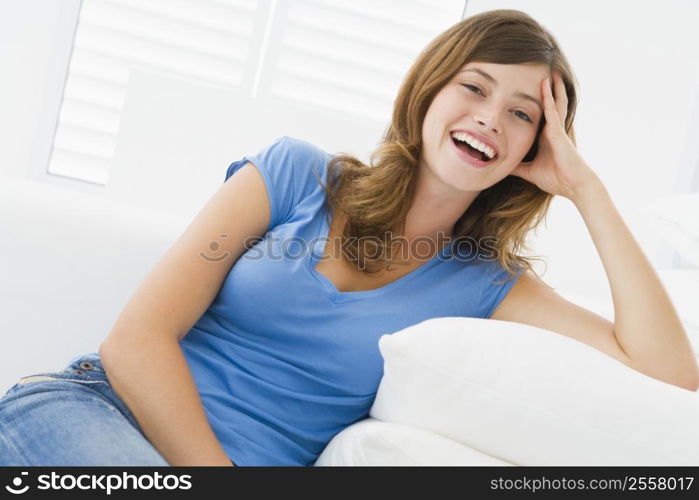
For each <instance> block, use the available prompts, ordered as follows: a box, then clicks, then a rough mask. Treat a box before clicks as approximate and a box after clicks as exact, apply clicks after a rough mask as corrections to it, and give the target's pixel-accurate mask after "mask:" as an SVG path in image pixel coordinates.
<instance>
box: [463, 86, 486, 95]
mask: <svg viewBox="0 0 699 500" xmlns="http://www.w3.org/2000/svg"><path fill="white" fill-rule="evenodd" d="M462 85H463V86H464V87H466V88H467V89H469V90H472V91H475V90H477V91H478V92H480V93H481V94H483V92H481V89H479V88H478V87H475V86H473V85H467V84H465V83H464V84H462Z"/></svg>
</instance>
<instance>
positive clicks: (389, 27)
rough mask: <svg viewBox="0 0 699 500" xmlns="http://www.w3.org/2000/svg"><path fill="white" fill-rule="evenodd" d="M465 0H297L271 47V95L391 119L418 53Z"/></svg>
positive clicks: (454, 18)
mask: <svg viewBox="0 0 699 500" xmlns="http://www.w3.org/2000/svg"><path fill="white" fill-rule="evenodd" d="M463 5H464V2H463V1H462V0H459V1H455V0H441V1H431V2H429V3H425V2H419V1H411V0H380V1H375V0H373V1H372V0H359V1H356V0H355V1H352V2H347V1H342V0H299V1H297V0H294V1H292V2H290V4H289V7H288V10H287V12H286V20H285V22H284V23H283V24H282V26H281V28H282V29H281V36H280V40H279V42H278V43H279V45H278V47H277V52H276V54H274V53H273V52H272V54H271V55H272V58H270V64H272V65H273V67H272V68H269V69H268V71H267V73H266V75H265V76H266V77H265V78H264V80H263V81H265V82H268V87H267V89H265V90H266V91H267V92H269V94H270V95H272V96H276V97H280V98H284V99H291V100H295V101H301V102H305V103H308V104H311V105H316V106H320V107H322V108H326V109H333V110H336V111H340V112H344V113H347V114H350V115H354V116H359V117H363V118H370V119H374V120H378V121H387V120H388V119H389V118H390V114H391V108H392V104H393V99H395V94H396V92H397V89H398V87H399V86H400V83H401V81H402V79H403V77H404V76H405V73H406V72H407V70H408V69H409V67H410V64H412V62H413V60H414V59H415V57H416V56H417V54H418V53H419V52H420V51H421V50H422V49H423V48H424V46H425V45H426V44H427V43H428V42H429V41H430V40H431V39H432V38H434V37H435V36H436V35H437V34H438V33H439V32H441V31H443V30H444V29H446V28H447V27H448V26H450V25H452V24H454V23H456V22H458V21H459V20H460V16H461V12H462V10H463Z"/></svg>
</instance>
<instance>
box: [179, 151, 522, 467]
mask: <svg viewBox="0 0 699 500" xmlns="http://www.w3.org/2000/svg"><path fill="white" fill-rule="evenodd" d="M331 158H332V155H331V154H329V153H326V152H325V151H323V150H321V149H319V148H318V147H316V146H314V145H312V144H310V143H308V142H306V141H303V140H299V139H294V138H291V137H282V138H280V139H278V140H277V141H275V142H274V143H273V144H271V145H269V146H268V147H266V148H265V149H263V150H262V151H260V152H259V153H258V154H256V155H253V156H246V157H244V158H243V159H242V160H240V161H236V162H234V163H232V164H231V165H230V166H229V167H228V170H227V172H226V180H227V179H228V178H229V177H230V176H231V175H234V174H235V172H237V171H238V170H239V169H240V168H241V167H242V166H243V165H245V164H246V163H247V162H248V160H249V161H251V162H252V163H253V164H254V165H255V166H256V167H257V168H258V170H259V171H260V173H261V174H262V177H263V178H264V182H265V185H266V188H267V192H268V196H269V200H270V205H271V206H270V210H271V217H270V219H271V220H270V224H269V228H268V231H267V232H266V233H265V235H264V239H262V240H261V241H259V242H258V243H256V244H255V245H253V246H252V247H250V248H249V249H248V250H247V251H246V252H245V253H243V254H242V255H241V256H240V258H239V260H238V261H237V262H236V263H235V264H234V266H233V267H232V268H231V271H230V273H229V274H228V276H227V277H226V279H225V281H224V283H223V285H222V286H221V289H220V290H219V292H218V294H217V296H216V298H215V299H214V301H213V302H212V304H211V305H210V307H209V308H208V309H207V311H206V312H205V313H204V314H203V315H202V317H201V318H200V319H199V320H198V321H197V323H196V324H195V325H194V326H193V327H192V329H191V330H190V331H189V332H188V333H187V335H186V336H185V337H183V338H182V340H181V342H180V345H181V347H182V350H183V352H184V355H185V358H186V360H187V362H188V365H189V367H190V370H191V372H192V376H193V378H194V381H195V383H196V386H197V389H198V391H199V394H200V397H201V400H202V403H203V405H204V409H205V411H206V415H207V418H208V421H209V424H210V425H211V427H212V429H213V431H214V433H215V434H216V436H217V438H218V440H219V442H220V443H221V445H222V447H223V449H224V450H225V451H226V453H227V454H228V456H229V457H230V458H231V460H233V462H235V464H237V465H243V466H246V465H304V466H306V465H313V464H314V462H315V460H316V459H317V458H318V455H320V453H321V452H322V451H323V449H324V448H325V446H326V445H327V444H328V442H329V441H330V439H331V438H332V437H333V436H334V435H335V434H337V433H338V432H340V431H341V430H343V429H344V428H345V427H347V426H349V425H351V424H353V423H355V422H357V421H358V420H361V419H364V418H366V417H368V415H369V409H370V408H371V405H372V403H373V401H374V398H375V396H376V392H377V389H378V386H379V382H380V380H381V376H382V374H383V359H382V358H381V354H380V351H379V348H378V340H379V338H380V337H381V336H382V335H384V334H390V333H393V332H396V331H398V330H401V329H403V328H406V327H407V326H410V325H413V324H415V323H419V322H421V321H424V320H426V319H429V318H435V317H444V316H460V317H464V316H465V317H477V318H488V317H490V315H491V314H492V312H493V310H494V309H495V308H496V306H497V305H498V303H499V302H500V301H501V300H502V299H503V298H504V297H505V295H506V294H507V292H508V291H509V290H510V288H511V287H512V285H513V284H514V283H515V281H516V278H515V279H512V280H510V281H509V282H507V283H505V284H497V283H496V284H494V283H493V281H496V282H497V281H500V280H503V279H505V278H507V273H506V271H505V270H503V269H502V268H501V267H500V266H499V265H497V264H496V262H494V261H483V260H476V259H471V260H470V261H466V260H465V259H454V258H452V259H449V258H448V256H449V255H452V254H451V252H449V249H450V248H451V247H452V246H453V245H452V244H451V243H450V244H448V245H446V246H445V247H444V248H443V249H442V250H440V251H439V253H438V254H437V255H435V257H434V258H433V259H432V260H430V261H428V262H426V263H424V264H422V265H421V266H420V267H418V268H417V269H415V270H413V271H412V272H410V273H408V274H406V275H404V276H402V277H401V278H399V279H398V280H396V281H393V282H391V283H389V284H387V285H385V286H382V287H380V288H376V289H373V290H367V291H351V292H340V291H338V290H337V289H336V288H335V286H334V285H333V284H332V283H331V282H330V280H328V279H327V278H326V277H325V276H324V275H322V274H321V273H319V272H317V271H316V270H315V265H316V263H317V262H318V260H319V259H320V258H321V257H322V255H323V249H324V248H325V243H326V241H327V239H326V238H327V235H328V229H329V225H328V218H327V213H326V212H327V209H326V207H325V204H324V200H325V192H324V191H323V190H322V188H321V186H320V185H319V184H318V181H317V180H316V178H315V176H314V175H313V172H314V171H315V172H317V174H318V176H319V177H320V178H321V179H322V180H323V182H326V181H327V177H326V174H327V170H326V166H327V163H328V161H329V160H330V159H331ZM231 217H245V214H244V213H240V214H231ZM517 276H519V274H518V275H517Z"/></svg>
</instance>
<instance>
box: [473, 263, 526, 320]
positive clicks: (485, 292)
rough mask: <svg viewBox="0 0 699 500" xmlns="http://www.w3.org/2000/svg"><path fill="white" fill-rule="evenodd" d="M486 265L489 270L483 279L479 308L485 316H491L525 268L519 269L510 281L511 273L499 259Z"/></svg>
mask: <svg viewBox="0 0 699 500" xmlns="http://www.w3.org/2000/svg"><path fill="white" fill-rule="evenodd" d="M484 267H485V268H486V269H487V271H486V273H485V275H484V279H483V288H482V289H481V298H480V303H479V309H480V310H481V311H482V317H483V318H490V317H491V316H492V315H493V312H494V311H495V309H496V308H497V307H498V305H499V304H500V302H502V299H504V298H505V296H506V295H507V294H508V292H509V291H510V290H511V289H512V287H513V286H514V284H515V283H516V282H517V280H518V279H519V277H520V276H521V275H522V272H523V269H521V268H520V269H517V270H516V273H515V276H514V277H513V278H512V279H510V280H509V281H508V279H509V278H510V273H509V272H508V271H507V270H506V269H504V268H503V267H502V266H500V265H499V263H498V262H497V261H493V262H488V263H487V264H486V265H485V266H484Z"/></svg>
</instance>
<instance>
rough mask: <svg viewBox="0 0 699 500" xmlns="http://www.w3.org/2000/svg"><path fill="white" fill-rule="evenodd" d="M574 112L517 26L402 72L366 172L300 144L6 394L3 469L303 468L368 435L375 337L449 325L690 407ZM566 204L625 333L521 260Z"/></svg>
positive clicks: (232, 187)
mask: <svg viewBox="0 0 699 500" xmlns="http://www.w3.org/2000/svg"><path fill="white" fill-rule="evenodd" d="M575 107H576V93H575V86H574V84H573V76H572V71H571V70H570V67H569V65H568V63H567V61H566V59H565V57H564V56H563V54H562V53H561V51H560V49H559V47H558V45H557V43H556V41H555V40H554V38H553V37H552V36H551V35H550V34H549V33H548V32H547V31H546V30H544V29H543V28H542V27H541V26H540V25H539V24H538V23H536V22H535V21H534V20H532V19H531V18H530V17H529V16H527V15H526V14H523V13H521V12H518V11H512V10H499V11H492V12H486V13H483V14H479V15H476V16H473V17H471V18H468V19H465V20H464V21H462V22H460V23H458V24H456V25H454V26H452V27H451V28H449V29H448V30H447V31H445V32H444V33H442V34H441V35H439V36H438V37H437V38H436V39H435V40H434V41H433V42H432V43H431V44H430V45H429V46H428V47H427V48H426V49H425V50H424V51H423V52H422V53H421V54H420V55H419V57H418V58H417V60H416V61H415V63H414V64H413V66H412V68H411V69H410V71H409V72H408V74H407V76H406V79H405V81H404V82H403V84H402V87H401V89H400V92H399V94H398V97H397V99H396V101H395V107H394V113H393V117H392V121H391V125H390V127H389V128H388V130H387V132H386V134H385V137H384V139H383V142H382V144H381V146H380V147H379V148H378V150H377V151H376V152H375V153H374V155H373V156H372V166H371V167H368V166H365V165H363V164H361V162H359V161H358V160H356V159H354V158H352V157H351V156H349V155H338V156H337V157H335V158H333V157H332V155H329V154H328V153H326V152H324V151H322V150H320V149H319V148H317V147H315V146H313V145H311V144H309V143H307V142H305V141H301V140H298V139H292V138H288V137H284V138H281V139H279V140H277V141H275V142H274V143H273V144H271V145H270V146H268V147H267V148H265V149H264V150H263V151H261V152H260V153H258V154H257V155H254V156H251V157H249V158H248V157H246V158H243V159H242V160H240V161H237V162H234V163H233V164H232V165H231V166H230V167H229V168H228V171H227V174H226V181H225V182H224V184H223V186H222V187H221V188H220V189H219V191H218V192H217V193H216V194H215V195H214V196H213V197H212V198H211V200H210V201H209V202H208V203H207V205H206V206H205V207H204V208H203V209H202V211H201V212H200V213H199V214H198V215H197V217H196V218H195V219H194V220H193V222H192V223H191V224H190V226H189V227H188V228H187V230H186V231H185V233H184V234H183V235H182V236H181V237H180V239H179V240H178V241H177V242H176V244H175V245H174V246H173V248H172V249H171V250H170V251H169V252H168V253H167V254H166V255H165V256H164V257H163V259H162V260H161V261H160V262H159V263H158V264H157V265H156V266H155V268H154V269H153V270H152V272H151V273H150V274H149V275H148V277H147V278H146V280H145V281H144V283H143V284H142V285H141V286H140V287H139V289H138V290H137V291H136V292H135V294H134V296H133V297H132V299H131V301H130V302H129V303H128V304H127V306H126V308H125V309H124V311H123V312H122V314H121V315H120V316H119V318H118V320H117V322H116V324H115V325H114V327H113V329H112V331H111V332H110V334H109V336H108V337H107V339H106V340H105V341H104V342H103V343H102V345H101V346H100V349H99V354H97V353H90V354H87V355H84V356H78V357H77V358H75V359H74V360H73V362H72V363H71V364H70V365H69V366H68V367H67V368H66V370H65V371H64V372H61V373H49V374H40V375H38V376H34V377H26V378H25V379H22V380H21V381H20V383H19V384H17V385H15V386H14V387H12V388H11V389H10V391H9V392H8V394H7V395H6V396H5V398H4V400H2V402H0V410H2V419H1V420H0V429H2V436H1V437H2V438H3V439H2V440H0V452H1V453H0V456H2V459H0V460H2V461H3V463H7V464H13V465H19V464H25V465H67V464H70V465H118V464H123V465H128V464H131V465H137V464H139V465H147V464H150V465H164V464H170V465H234V464H235V465H312V464H313V463H314V461H315V459H316V458H317V456H318V455H319V454H320V452H321V451H322V450H323V448H324V447H325V445H326V444H327V443H328V442H329V441H330V439H331V438H332V437H333V436H334V435H335V434H337V433H338V432H340V431H341V430H342V429H344V428H345V427H347V426H348V425H351V424H352V423H354V422H356V421H358V420H360V419H362V418H365V417H366V416H368V412H369V409H370V407H371V404H372V402H373V399H374V397H375V395H376V390H377V388H378V384H379V381H380V379H381V376H382V359H381V356H380V353H379V350H378V346H377V342H378V338H379V337H380V336H381V335H383V334H385V333H391V332H395V331H398V330H400V329H402V328H405V327H406V326H409V325H411V324H415V323H417V322H419V321H423V320H425V319H428V318H432V317H440V316H471V317H482V318H493V319H499V320H506V321H515V322H521V323H526V324H531V325H535V326H539V327H542V328H547V329H549V330H552V331H555V332H558V333H560V334H563V335H567V336H570V337H572V338H575V339H577V340H579V341H581V342H585V343H587V344H589V345H591V346H593V347H595V348H597V349H599V350H601V351H602V352H605V353H606V354H608V355H609V356H611V357H613V358H615V359H617V360H619V361H620V362H622V363H625V364H627V365H629V366H631V367H633V368H635V369H637V370H639V371H641V372H644V373H646V374H648V375H650V376H653V377H656V378H658V379H661V380H664V381H667V382H669V383H673V384H676V385H678V386H681V387H685V388H689V389H692V388H696V385H697V380H698V379H699V377H698V376H697V365H696V360H695V358H694V356H693V355H692V352H691V348H690V345H689V341H688V339H687V337H686V335H685V333H684V331H683V329H682V325H681V323H680V321H679V319H678V317H677V314H676V313H675V311H674V309H673V306H672V304H671V302H670V300H669V299H668V297H667V295H666V294H665V292H664V290H663V288H662V286H661V284H660V282H659V281H658V278H657V277H656V275H655V273H654V272H653V269H652V268H651V266H650V265H649V263H648V261H647V260H646V258H645V256H644V255H643V253H642V252H641V250H640V249H639V247H638V246H637V244H636V243H635V241H634V240H633V237H632V236H631V234H630V233H629V231H628V229H627V228H626V226H625V224H624V223H623V221H622V220H621V218H620V217H619V215H618V213H617V211H616V209H615V208H614V206H613V204H612V202H611V200H610V198H609V195H608V194H607V192H606V190H605V188H604V186H603V185H602V183H601V181H600V180H599V178H598V177H597V176H596V175H595V173H594V172H593V171H592V170H591V169H590V168H589V166H588V165H587V164H586V163H585V161H584V160H583V159H582V158H581V157H580V155H579V154H578V153H577V151H576V149H575V142H574V134H573V118H574V114H575ZM555 195H559V196H564V197H567V198H568V199H570V200H571V201H572V202H573V203H574V204H575V206H576V207H577V208H578V209H579V211H580V213H581V215H582V216H583V218H584V220H585V222H586V224H587V227H588V229H589V231H590V235H591V236H592V238H593V240H594V242H595V244H596V246H597V248H598V250H599V253H600V257H601V258H602V261H603V263H604V266H605V269H606V271H607V274H608V277H609V282H610V285H611V287H612V291H613V297H614V307H615V323H614V324H613V323H611V322H609V321H606V320H605V319H603V318H601V317H599V316H597V315H595V314H593V313H591V312H589V311H586V310H585V309H582V308H580V307H577V306H576V305H574V304H571V303H570V302H567V301H565V300H564V299H562V298H561V297H559V296H558V295H557V294H556V293H555V292H554V291H552V290H551V289H550V288H549V287H548V286H546V285H545V284H544V283H543V282H542V281H541V280H540V279H539V278H538V277H537V276H536V275H535V274H534V273H533V272H532V268H531V265H530V263H529V259H527V258H525V257H523V256H521V255H520V253H521V249H522V248H523V246H524V241H525V236H526V234H527V232H528V231H529V230H531V229H532V228H534V227H536V225H537V224H538V223H539V222H540V220H541V219H542V217H543V216H544V214H545V212H546V209H547V208H548V206H549V203H550V201H551V198H552V197H553V196H555ZM394 235H398V236H397V237H395V236H394ZM396 252H397V253H396ZM241 257H242V258H241ZM234 264H235V265H234Z"/></svg>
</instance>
